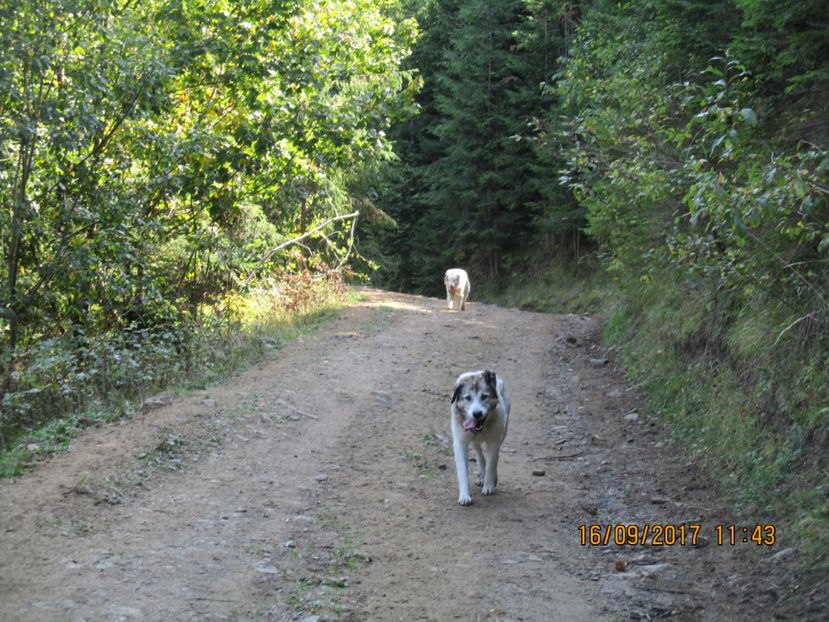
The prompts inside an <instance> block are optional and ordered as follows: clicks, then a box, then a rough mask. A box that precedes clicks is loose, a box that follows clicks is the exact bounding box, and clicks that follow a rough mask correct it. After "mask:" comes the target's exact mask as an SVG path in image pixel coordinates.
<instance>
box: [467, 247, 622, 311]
mask: <svg viewBox="0 0 829 622" xmlns="http://www.w3.org/2000/svg"><path fill="white" fill-rule="evenodd" d="M611 288H612V284H611V281H610V279H609V277H608V276H607V275H606V274H605V272H604V271H602V270H600V269H599V266H598V264H597V261H596V259H595V258H593V257H586V258H585V259H584V260H583V261H581V262H577V263H572V262H560V263H559V262H549V263H546V264H545V263H536V264H535V265H532V266H531V267H529V268H527V269H524V270H521V271H520V272H516V273H515V274H512V275H510V276H509V277H508V278H502V279H499V280H495V281H490V282H488V283H484V284H482V286H481V287H477V288H476V291H475V293H474V295H475V297H476V298H477V299H481V300H485V301H487V302H492V303H495V304H499V305H502V306H505V307H514V308H518V309H523V310H525V311H542V312H546V313H596V312H598V311H600V310H601V309H602V307H603V305H604V304H605V301H606V300H607V298H608V296H609V295H610V292H611Z"/></svg>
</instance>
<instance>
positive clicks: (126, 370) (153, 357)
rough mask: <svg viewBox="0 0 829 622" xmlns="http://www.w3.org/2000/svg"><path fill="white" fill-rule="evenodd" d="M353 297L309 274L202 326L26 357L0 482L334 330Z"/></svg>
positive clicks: (8, 407) (57, 342)
mask: <svg viewBox="0 0 829 622" xmlns="http://www.w3.org/2000/svg"><path fill="white" fill-rule="evenodd" d="M345 296H346V293H345V288H344V283H343V280H342V277H341V276H340V275H339V274H338V273H331V274H330V275H329V276H327V277H322V278H320V277H315V276H313V275H311V274H310V273H308V274H305V275H299V276H297V277H296V278H293V279H291V280H289V281H285V282H280V283H279V284H276V285H274V286H273V287H268V288H262V289H258V290H254V291H252V292H251V293H250V294H249V295H247V296H238V295H236V296H233V297H228V298H226V299H224V300H222V301H221V302H220V303H219V304H217V305H215V306H214V307H212V308H210V309H206V310H205V312H204V313H203V314H202V315H203V318H204V319H203V321H201V322H200V323H199V325H189V326H186V327H180V328H178V329H177V330H172V329H170V330H163V331H147V330H136V331H130V332H122V333H117V334H105V335H96V336H94V337H92V336H90V337H87V336H83V335H80V336H79V335H74V336H72V337H68V336H67V337H64V338H61V339H49V340H45V341H43V342H41V343H39V344H37V345H36V346H34V347H31V348H28V349H26V350H24V351H21V352H18V353H17V355H16V357H15V360H14V361H13V362H12V363H11V364H12V365H13V369H14V371H13V372H12V374H10V379H11V382H10V383H9V386H8V387H7V388H6V391H5V393H4V395H3V399H2V404H0V477H6V476H9V475H17V474H20V473H21V472H22V471H24V470H25V469H26V467H27V465H28V464H30V463H31V462H32V461H33V460H34V459H36V458H38V457H41V456H44V455H47V454H50V453H52V452H55V451H60V450H62V449H65V448H66V447H67V446H68V444H69V442H70V441H71V439H72V438H73V437H74V436H75V435H76V434H77V433H78V431H79V430H81V429H82V428H84V427H88V426H90V425H94V424H96V423H99V422H105V421H111V420H114V419H118V418H120V417H123V416H127V415H129V414H130V413H132V412H134V411H135V410H137V409H138V408H140V406H141V403H142V402H143V400H145V399H146V398H147V397H148V396H150V395H153V394H155V393H158V392H160V391H170V392H184V391H189V390H196V389H203V388H205V387H207V386H209V385H211V384H215V383H218V382H221V381H222V380H224V379H226V378H227V377H228V376H229V375H231V374H233V373H234V372H236V371H237V370H239V369H241V368H243V367H245V366H246V365H249V364H250V363H251V362H253V361H255V360H257V359H260V358H261V357H262V356H264V354H265V352H266V351H267V350H268V349H269V348H270V349H272V348H278V347H279V346H280V344H282V343H283V342H285V341H288V340H292V339H296V338H297V337H299V336H301V335H303V334H306V333H308V332H309V331H312V330H314V329H315V328H316V327H318V326H320V325H321V324H322V323H324V322H326V321H328V320H329V319H330V318H331V317H332V316H333V315H334V314H335V313H336V310H337V309H338V308H339V307H340V306H341V305H342V303H343V300H344V298H345Z"/></svg>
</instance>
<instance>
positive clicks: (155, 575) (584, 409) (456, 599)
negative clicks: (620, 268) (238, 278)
mask: <svg viewBox="0 0 829 622" xmlns="http://www.w3.org/2000/svg"><path fill="white" fill-rule="evenodd" d="M270 346H272V347H270V349H269V352H268V355H267V356H266V358H265V359H264V360H263V361H261V362H260V363H259V364H257V365H255V366H254V367H252V368H250V369H248V370H247V371H245V372H244V373H241V374H239V375H238V376H236V377H234V378H233V379H232V380H230V381H229V382H227V383H226V384H223V385H221V386H215V387H212V388H210V389H208V390H204V391H197V392H194V393H191V394H189V395H186V396H171V395H161V396H156V398H154V399H152V400H148V401H147V402H146V403H145V404H144V406H143V408H142V409H141V410H140V411H138V412H135V413H132V414H130V415H128V416H125V417H124V418H122V419H121V420H119V421H117V422H115V423H109V424H102V425H91V426H90V427H88V428H87V429H86V430H84V431H83V433H82V434H81V435H80V436H79V437H78V438H76V439H75V440H74V441H73V443H72V445H71V447H70V449H69V450H68V451H66V452H64V453H62V454H59V455H56V456H54V457H53V458H51V459H49V460H47V461H44V462H42V463H40V464H38V465H36V466H35V467H34V468H33V469H32V470H31V471H30V472H28V473H26V474H25V475H23V476H21V477H17V478H13V479H7V480H5V481H2V482H0V533H1V534H2V538H1V539H0V619H2V620H273V621H294V620H300V621H308V622H312V621H315V620H319V621H322V620H341V621H363V620H380V621H386V620H389V621H391V620H404V621H410V620H434V621H444V620H476V621H477V620H481V621H483V620H487V621H503V622H506V621H514V620H528V621H547V620H566V621H570V620H591V621H592V620H628V619H640V620H652V619H661V618H669V619H671V620H715V621H717V620H752V621H756V620H778V619H784V620H785V619H788V620H810V619H814V620H819V619H829V608H827V606H826V602H825V595H824V594H823V591H824V590H823V587H824V586H823V585H822V584H821V583H820V582H819V581H818V580H817V579H816V578H815V576H814V575H813V574H807V573H805V571H803V570H802V569H801V563H800V558H799V556H798V550H797V548H796V544H795V543H794V542H792V541H791V540H790V539H789V536H788V530H787V527H786V526H785V525H776V527H777V531H776V541H775V543H774V544H773V545H766V544H760V545H758V544H755V543H753V542H751V541H749V542H746V543H744V542H742V532H741V531H739V526H742V525H746V524H750V525H753V524H754V522H757V521H755V520H749V521H746V519H745V518H743V519H741V520H738V519H737V518H736V517H735V516H734V515H732V514H730V513H729V510H728V508H729V502H728V499H723V498H721V496H720V495H719V493H718V492H717V490H716V488H714V487H713V485H712V484H711V482H709V481H708V480H707V479H706V478H705V477H704V476H703V474H702V473H701V472H700V470H699V469H698V468H697V467H696V466H695V464H694V462H693V460H691V459H690V458H688V457H687V454H685V453H684V452H683V451H682V449H681V448H680V447H679V445H675V444H672V443H671V442H670V440H669V439H668V438H667V433H666V431H665V429H663V427H662V426H661V425H660V424H659V423H657V422H656V421H655V420H654V419H652V418H651V417H650V416H649V414H648V413H647V412H646V410H645V407H644V405H643V402H642V400H641V396H639V395H637V393H636V392H635V391H634V390H632V389H631V387H630V386H629V383H628V382H627V381H626V380H625V378H624V376H623V375H622V374H621V373H620V372H619V371H618V370H616V369H614V366H613V363H612V362H611V361H608V360H607V358H608V354H607V353H606V352H605V351H604V350H603V348H602V345H601V343H600V323H599V320H597V319H596V318H592V317H588V316H578V315H559V316H553V315H545V314H537V313H529V312H524V311H518V310H513V309H503V308H499V307H496V306H491V305H486V304H482V303H475V302H472V303H470V304H469V305H468V307H467V310H466V311H464V312H451V311H448V310H446V309H445V303H444V302H443V301H442V300H437V299H431V298H424V297H418V296H409V295H402V294H392V293H387V292H380V291H373V290H366V291H364V293H363V300H362V301H361V302H360V303H358V304H354V305H352V306H350V307H348V308H346V309H344V310H343V311H342V312H341V313H340V315H339V317H338V318H337V319H336V320H334V321H332V322H331V323H330V324H328V325H326V326H325V327H324V328H322V329H320V330H319V331H318V332H316V333H314V334H313V335H311V336H307V337H304V338H302V339H300V340H298V341H294V342H290V343H287V344H277V345H276V346H274V344H273V343H270ZM484 368H489V369H492V370H495V371H496V372H497V373H498V374H499V375H500V376H501V377H502V378H503V379H504V381H505V384H506V388H507V391H508V393H509V395H510V398H511V401H512V414H511V418H510V428H509V433H508V435H507V439H506V442H505V444H504V446H503V448H502V453H501V462H500V468H499V484H498V491H497V494H496V495H494V496H491V497H483V496H481V495H480V492H479V491H478V490H476V489H473V500H474V504H473V505H472V506H470V507H461V506H459V505H458V504H457V487H456V481H455V472H454V464H453V458H452V451H451V440H450V438H449V435H450V428H449V414H448V413H449V397H450V395H451V391H452V385H453V382H454V379H455V377H456V376H457V375H458V374H460V373H461V372H463V371H468V370H475V369H484ZM472 470H473V472H474V467H473V469H472ZM758 520H759V519H758ZM731 524H735V525H738V531H737V532H735V533H736V538H737V541H736V544H734V545H733V546H732V545H729V544H727V543H724V544H722V545H721V544H719V543H718V541H717V525H723V526H727V525H731ZM591 525H598V526H599V527H594V528H593V530H592V532H593V536H594V537H597V538H598V539H599V540H603V539H604V537H605V536H604V534H605V533H608V534H610V535H609V540H610V542H609V543H608V544H603V543H602V542H599V543H598V544H589V543H588V544H583V543H582V536H583V535H584V536H585V537H589V535H590V532H591V530H590V526H591ZM616 525H630V526H632V528H631V529H633V528H636V527H638V528H639V529H640V535H641V530H642V529H644V526H645V525H649V526H650V529H652V530H654V529H655V532H663V533H662V535H663V537H664V539H666V540H667V542H666V544H665V545H662V546H660V545H659V542H658V541H659V539H660V538H659V533H655V532H654V535H655V536H656V539H657V542H656V543H654V542H653V541H652V540H653V537H652V536H650V535H649V536H646V544H644V545H643V544H636V545H628V544H625V543H624V542H623V544H622V545H617V544H614V542H613V541H614V540H615V539H616V538H622V539H625V538H627V537H628V536H627V535H626V534H627V530H626V529H625V528H624V527H622V528H620V529H618V530H617V529H615V526H616ZM679 525H685V529H686V531H685V534H684V536H685V537H684V540H685V542H684V544H682V543H681V542H680V531H679V528H678V527H674V526H679ZM580 526H584V531H582V529H580ZM663 526H670V527H668V528H667V529H665V528H663ZM696 526H698V529H699V530H698V531H693V533H692V530H695V529H696ZM608 528H609V531H606V529H608ZM726 529H727V528H726ZM725 537H726V539H727V538H728V531H727V530H726V531H725ZM692 540H693V541H692Z"/></svg>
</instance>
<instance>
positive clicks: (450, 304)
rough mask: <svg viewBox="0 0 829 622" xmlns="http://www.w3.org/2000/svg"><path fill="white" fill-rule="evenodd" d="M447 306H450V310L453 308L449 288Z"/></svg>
mask: <svg viewBox="0 0 829 622" xmlns="http://www.w3.org/2000/svg"><path fill="white" fill-rule="evenodd" d="M446 306H447V307H449V310H450V311H451V310H452V309H453V304H452V294H450V293H449V290H448V289H447V290H446Z"/></svg>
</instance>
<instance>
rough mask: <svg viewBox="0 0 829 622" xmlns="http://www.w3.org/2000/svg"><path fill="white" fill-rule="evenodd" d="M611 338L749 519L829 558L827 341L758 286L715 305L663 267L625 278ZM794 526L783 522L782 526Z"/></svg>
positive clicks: (676, 432)
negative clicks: (771, 525) (634, 281)
mask: <svg viewBox="0 0 829 622" xmlns="http://www.w3.org/2000/svg"><path fill="white" fill-rule="evenodd" d="M607 313H608V320H607V322H606V325H605V339H606V342H607V344H608V345H609V346H610V347H611V349H612V350H613V351H615V353H616V356H617V358H618V359H619V360H620V361H621V362H622V363H623V364H624V366H625V368H626V369H627V371H628V374H629V375H630V377H631V378H632V379H633V380H634V381H635V382H637V383H639V384H640V386H641V387H642V388H643V389H644V391H645V392H646V394H647V396H648V400H649V404H650V407H651V408H652V410H653V411H654V412H655V413H657V414H658V415H659V416H660V417H661V418H662V419H663V420H664V421H666V422H667V423H668V425H669V427H670V430H671V433H672V436H673V438H674V440H675V442H676V443H677V444H678V445H680V446H683V447H684V448H685V449H686V450H687V451H688V452H689V453H690V454H692V455H693V456H694V457H695V458H696V459H697V460H698V461H699V462H700V464H702V465H703V466H704V467H705V468H706V470H707V471H708V473H709V474H711V476H712V477H713V478H714V479H715V481H716V482H717V483H718V484H719V485H720V487H721V489H722V490H723V492H724V493H725V494H726V495H727V496H728V497H729V498H730V500H731V502H732V505H733V506H734V507H735V508H736V509H737V510H738V511H739V512H741V513H742V514H743V515H744V516H745V517H746V518H747V519H751V520H761V519H763V518H765V519H767V520H768V519H780V520H781V521H783V522H784V523H785V525H786V526H787V527H788V533H787V534H786V535H787V536H793V537H792V539H791V540H790V542H792V541H799V542H801V543H802V544H803V547H804V552H805V553H806V558H807V559H810V560H812V561H813V562H814V563H816V564H818V565H824V566H825V565H827V564H829V558H828V557H827V554H829V496H827V491H829V450H828V449H827V440H829V394H828V393H827V383H826V378H827V374H829V343H827V339H826V336H825V335H822V334H821V333H820V332H817V331H816V330H815V329H814V328H809V327H808V326H799V327H798V329H797V330H793V329H789V330H786V328H787V327H791V325H792V321H793V318H792V316H791V312H788V313H787V310H786V309H785V308H784V307H782V306H778V305H776V304H775V303H774V301H773V300H772V299H769V298H765V297H763V296H761V295H759V294H758V295H757V296H756V297H755V298H752V299H750V300H743V301H740V302H739V304H736V303H735V304H732V305H731V306H730V307H728V308H719V309H718V308H717V306H716V305H712V304H711V301H710V300H706V299H705V297H704V294H703V293H702V292H697V291H695V290H693V289H692V288H689V287H688V285H687V283H685V282H684V281H683V280H682V279H681V278H679V277H678V275H677V273H676V272H675V271H672V270H670V269H666V270H665V271H664V272H662V273H660V274H657V275H655V276H654V278H653V279H651V280H649V281H648V282H645V283H642V284H641V286H640V287H637V288H635V289H631V288H626V289H625V290H619V291H618V295H617V296H616V299H615V302H614V304H613V305H612V306H610V307H609V308H608V309H607ZM784 531H785V529H784Z"/></svg>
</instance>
